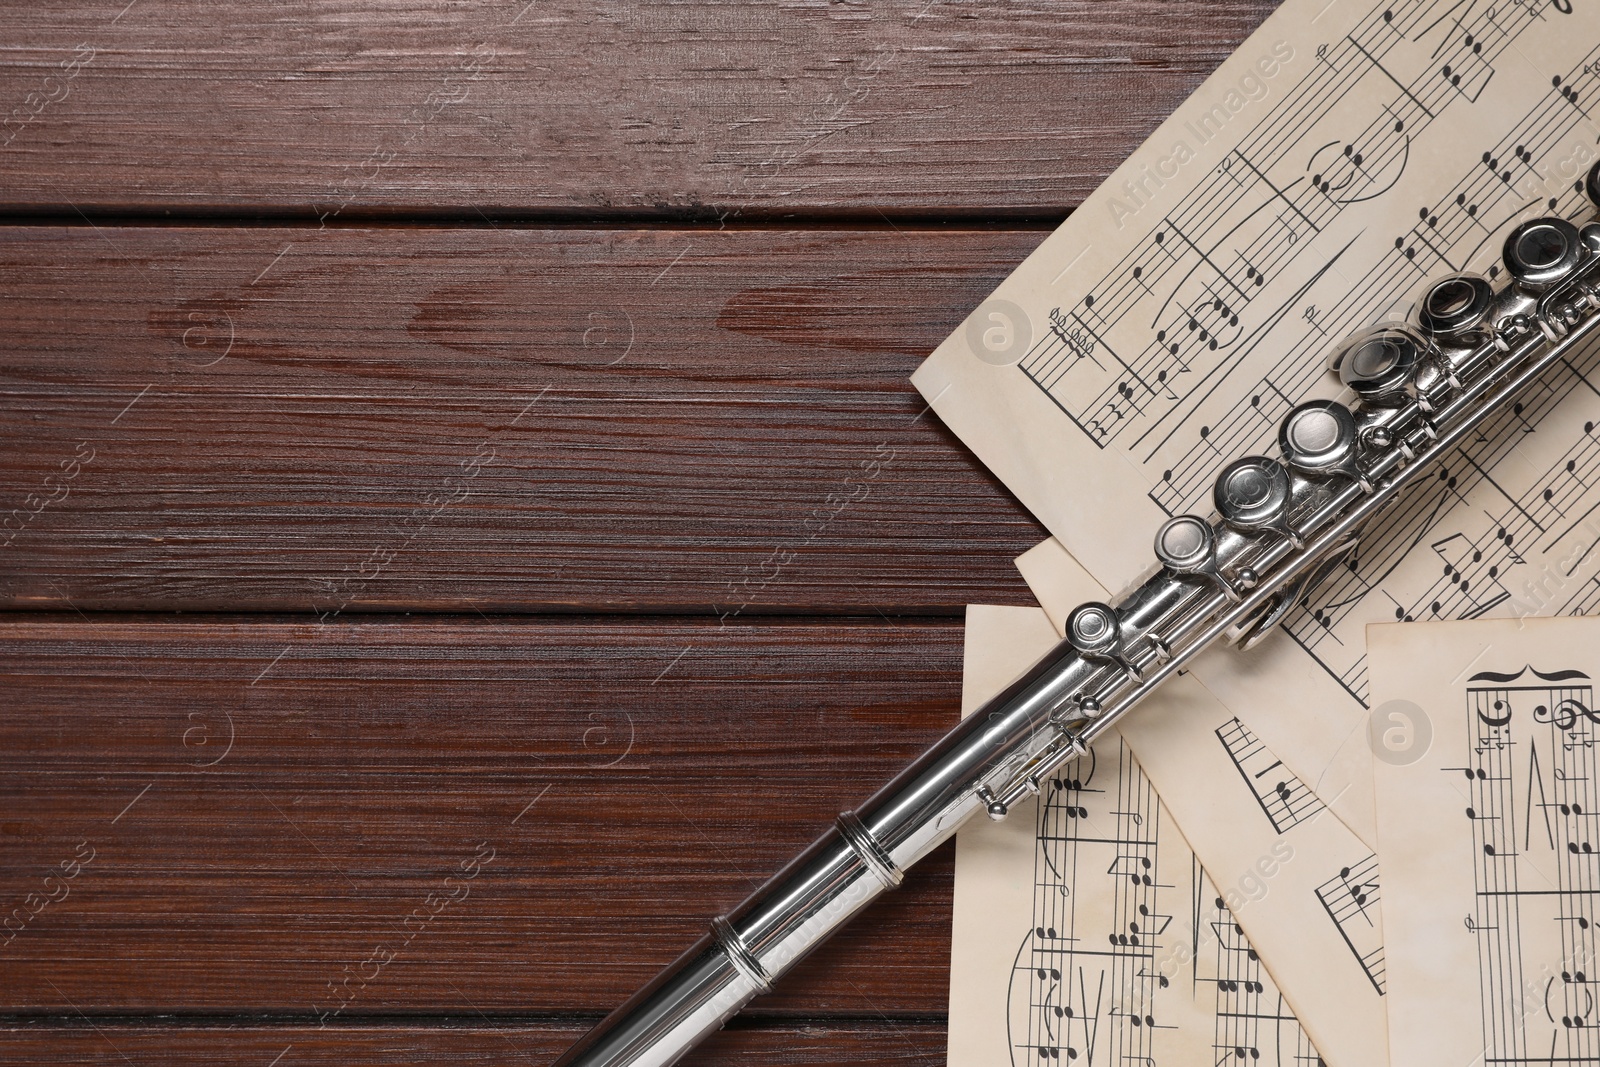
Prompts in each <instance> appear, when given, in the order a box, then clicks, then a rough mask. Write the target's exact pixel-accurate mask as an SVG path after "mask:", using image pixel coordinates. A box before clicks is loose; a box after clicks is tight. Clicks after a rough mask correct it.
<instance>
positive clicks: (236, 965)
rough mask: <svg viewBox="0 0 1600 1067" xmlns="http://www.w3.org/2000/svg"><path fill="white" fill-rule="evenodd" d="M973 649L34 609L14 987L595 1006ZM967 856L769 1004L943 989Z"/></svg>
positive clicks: (24, 670) (2, 676) (138, 1006)
mask: <svg viewBox="0 0 1600 1067" xmlns="http://www.w3.org/2000/svg"><path fill="white" fill-rule="evenodd" d="M960 644H961V627H960V626H959V625H958V624H956V623H954V622H948V623H945V622H937V623H917V624H900V625H891V624H889V623H887V622H883V621H878V622H876V623H866V622H844V621H834V622H831V623H827V622H819V623H813V624H807V625H794V624H776V623H767V624H760V625H753V624H748V623H738V624H734V625H729V626H720V625H719V624H718V623H717V622H716V621H715V620H696V621H692V622H667V621H661V620H654V621H638V622H628V623H620V622H617V621H614V620H582V619H573V620H567V621H556V620H551V619H527V618H513V619H510V620H505V619H497V620H494V621H490V620H488V619H476V620H473V621H469V622H445V621H437V620H418V619H399V620H395V619H373V620H367V621H352V620H351V619H349V618H346V619H339V620H335V621H333V622H330V623H327V624H325V625H318V624H316V623H306V622H294V623H290V622H284V621H262V620H260V619H240V620H236V621H229V620H225V619H224V620H219V619H208V618H202V617H195V618H193V619H190V620H185V621H159V620H150V619H134V620H108V619H103V618H102V619H95V620H93V621H85V620H83V619H79V618H76V617H62V618H50V617H39V618H32V617H29V616H26V615H18V614H15V613H13V614H11V615H10V616H7V617H5V618H4V619H3V620H0V691H3V692H4V693H5V694H6V699H5V700H4V701H3V702H0V813H3V814H0V840H3V842H4V845H3V847H4V850H5V863H4V865H3V866H0V916H3V917H4V920H5V930H4V931H0V967H3V969H4V973H5V976H6V980H5V982H4V983H3V984H0V1015H13V1016H14V1015H17V1014H18V1013H29V1014H36V1013H45V1014H50V1015H58V1016H69V1015H76V1014H77V1013H79V1012H83V1013H87V1014H88V1015H90V1016H100V1015H103V1014H105V1013H113V1014H137V1013H174V1012H175V1013H180V1014H182V1013H196V1012H201V1013H221V1014H225V1015H239V1014H244V1015H251V1014H263V1013H265V1014H270V1015H279V1016H293V1017H295V1018H299V1019H303V1020H304V1019H317V1020H320V1021H321V1022H324V1023H326V1024H328V1025H333V1024H336V1023H343V1022H346V1021H348V1019H347V1018H346V1017H347V1016H349V1017H356V1016H360V1015H370V1014H373V1013H376V1014H379V1015H384V1016H391V1015H393V1014H394V1013H397V1012H406V1013H410V1012H424V1013H435V1014H438V1013H446V1014H459V1013H462V1012H463V1011H464V1010H466V1009H467V1008H468V1007H470V1008H473V1009H477V1010H481V1011H483V1012H488V1013H504V1012H522V1013H538V1012H543V1013H552V1012H554V1013H571V1012H583V1013H599V1012H603V1011H605V1010H608V1009H609V1008H611V1007H613V1006H614V1005H615V1004H616V1003H620V1002H621V1000H623V999H624V998H625V997H626V996H627V994H629V993H630V992H632V990H633V989H634V988H635V987H636V986H638V985H640V984H642V983H643V982H644V981H645V980H646V979H648V978H649V977H650V976H651V975H652V974H653V973H654V972H655V971H656V970H657V969H658V968H659V967H660V966H662V965H664V964H665V963H667V962H669V961H670V960H671V959H672V958H674V957H675V956H676V955H677V954H678V953H679V952H680V951H681V950H683V949H684V948H686V947H687V946H688V945H689V944H690V943H692V942H693V941H695V940H696V939H697V938H698V937H699V936H700V935H701V934H702V932H703V931H704V930H705V929H706V924H707V922H708V921H709V919H710V918H711V917H712V916H713V915H715V914H718V913H721V912H723V911H725V910H727V909H728V908H730V907H731V906H732V905H734V904H736V903H737V902H738V901H739V900H740V899H741V898H743V897H744V896H745V895H746V894H747V893H748V892H749V891H750V890H751V889H753V888H754V886H755V885H756V884H757V883H758V882H759V881H760V880H761V879H764V878H765V877H767V876H768V875H769V874H771V873H772V872H774V871H776V870H777V869H778V868H780V867H781V866H782V865H783V864H784V863H785V862H786V861H787V860H788V859H789V858H791V857H792V856H793V855H794V854H796V853H797V852H799V851H800V849H801V848H802V847H803V846H804V845H806V844H808V843H809V842H810V841H811V840H812V839H813V838H814V837H815V836H816V835H817V834H819V833H820V832H821V831H822V830H823V829H824V828H825V827H826V826H827V825H828V824H829V823H830V821H831V819H832V816H833V814H834V813H835V812H837V811H838V810H841V809H842V808H845V807H848V806H851V805H854V804H856V803H859V802H860V801H861V800H862V799H864V798H865V797H866V796H867V795H869V794H870V793H871V792H872V791H873V790H874V789H876V788H877V786H878V785H880V784H881V783H882V782H883V781H885V780H887V779H888V778H889V777H890V776H891V775H892V774H893V773H894V772H895V771H897V770H898V769H899V768H900V767H901V766H903V765H904V764H905V763H907V762H909V761H910V759H912V758H913V757H914V756H915V755H916V754H917V753H919V752H920V751H921V750H922V749H924V748H925V747H926V746H927V745H929V744H930V743H931V742H933V741H934V740H935V739H936V738H937V737H938V736H939V735H940V734H942V733H943V732H944V731H945V730H947V729H948V728H949V727H950V726H952V725H953V724H954V722H955V721H956V716H957V699H958V695H959V685H960ZM824 769H825V770H824ZM952 873H953V872H952V852H951V850H950V849H948V848H947V849H945V850H943V851H941V852H940V853H938V854H937V855H936V856H935V857H933V858H931V859H930V860H929V861H928V862H927V863H925V864H923V865H920V866H919V867H918V868H916V869H915V870H913V871H912V872H911V874H910V876H909V877H908V878H907V882H906V884H905V886H903V887H902V888H901V889H900V890H899V891H897V892H895V893H893V894H890V895H889V896H888V897H886V898H885V899H884V900H883V901H880V902H879V903H878V904H877V905H875V906H874V907H873V908H872V909H871V910H870V912H869V913H868V914H866V915H865V916H864V917H863V918H862V919H861V920H860V921H859V922H857V923H856V924H854V925H852V926H851V927H850V928H849V929H848V930H847V931H846V932H845V933H844V934H842V935H841V936H840V937H839V938H838V939H836V940H835V941H834V942H832V943H830V944H829V945H827V946H824V948H823V949H822V950H820V951H819V952H818V953H817V954H816V955H814V956H813V957H811V958H810V959H808V960H807V961H806V962H805V963H803V964H802V965H801V966H800V967H799V968H798V969H797V970H796V972H795V973H794V974H793V975H792V976H791V977H790V978H789V979H787V980H786V981H785V982H784V983H783V985H782V987H781V988H780V990H779V991H778V992H776V993H774V994H772V995H770V996H768V997H765V998H762V1000H760V1001H758V1002H757V1006H756V1007H755V1009H754V1014H755V1016H757V1017H761V1016H766V1017H772V1016H783V1015H794V1014H800V1015H805V1016H810V1017H818V1016H821V1015H825V1014H827V1013H850V1014H852V1015H855V1016H858V1017H863V1018H874V1019H876V1018H879V1017H880V1016H895V1015H900V1014H911V1015H916V1016H927V1015H936V1014H939V1013H942V1012H943V1011H944V1008H945V1004H946V998H947V982H948V970H949V924H950V892H951V881H952ZM8 1062H9V1059H8Z"/></svg>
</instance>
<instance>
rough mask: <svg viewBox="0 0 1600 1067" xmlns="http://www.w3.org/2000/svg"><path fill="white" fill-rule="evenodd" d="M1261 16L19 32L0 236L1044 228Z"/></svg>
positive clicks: (996, 15)
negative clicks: (564, 220)
mask: <svg viewBox="0 0 1600 1067" xmlns="http://www.w3.org/2000/svg"><path fill="white" fill-rule="evenodd" d="M1271 7H1272V4H1271V3H1270V0H1176V2H1173V0H1122V2H1119V3H1115V4H1108V3H1099V2H1094V0H1044V2H1042V3H1034V4H1026V5H1022V4H1009V3H1001V2H998V0H989V2H978V3H974V2H954V0H894V2H889V3H881V4H880V3H872V4H867V3H864V2H859V0H851V2H843V3H828V2H823V0H811V2H803V3H794V2H789V0H732V2H727V0H724V2H717V0H695V2H692V3H674V4H664V3H655V4H638V3H632V2H602V3H599V4H593V3H576V2H574V0H532V2H529V0H496V2H493V3H473V4H452V5H439V4H437V3H431V2H426V3H425V2H423V0H386V2H383V3H379V4H374V3H371V2H362V0H310V2H307V3H301V4H294V5H289V6H284V5H266V6H261V5H247V4H217V3H214V2H208V0H164V2H161V3H156V2H152V0H143V2H138V3H135V4H132V5H129V6H128V7H127V8H126V9H124V7H123V3H121V2H118V0H112V2H110V3H103V2H93V3H90V2H85V0H71V2H67V3H59V4H34V5H20V6H18V7H17V8H16V10H14V11H9V12H8V13H7V27H6V34H5V42H4V45H3V52H0V55H3V58H4V63H3V65H0V119H3V121H4V122H6V123H7V125H5V126H0V144H3V145H4V148H0V210H20V209H28V210H45V211H48V212H52V213H63V212H65V213H71V212H72V211H75V210H78V209H81V210H84V211H89V212H95V211H118V210H126V209H142V210H150V211H154V212H155V213H157V214H159V212H160V211H162V210H166V209H176V210H180V211H187V212H197V211H198V212H222V213H226V212H238V211H263V210H265V211H271V212H273V213H286V214H295V215H299V216H301V217H313V216H324V215H341V216H343V215H349V216H355V215H370V214H373V213H406V214H410V215H412V216H415V215H417V214H418V213H427V212H433V213H443V214H446V215H450V216H452V217H476V214H477V213H478V212H480V211H481V212H485V213H489V214H494V213H497V212H501V213H503V212H512V213H515V212H557V213H569V214H570V213H576V214H581V215H585V216H593V215H596V214H599V213H607V212H627V213H631V214H633V215H640V216H650V215H654V216H666V217H683V216H685V215H692V216H697V217H703V218H722V217H728V216H730V215H738V216H742V217H772V216H781V215H785V214H790V213H796V212H800V213H806V212H810V213H816V212H839V211H844V212H855V213H861V212H865V213H868V214H871V213H872V212H873V211H874V210H875V209H882V210H888V211H910V212H923V213H946V214H948V213H966V214H971V215H976V216H982V217H988V218H992V217H996V216H998V215H1004V214H1012V215H1014V214H1017V213H1026V214H1033V215H1043V216H1057V215H1059V214H1061V213H1063V212H1065V211H1066V210H1067V209H1069V208H1070V207H1071V206H1073V205H1075V204H1077V203H1079V202H1081V201H1082V199H1083V197H1084V196H1085V195H1086V194H1087V193H1088V192H1089V191H1090V190H1091V189H1093V188H1094V187H1095V186H1096V185H1097V184H1098V183H1099V182H1100V180H1101V179H1102V178H1103V177H1104V176H1105V175H1106V174H1107V173H1108V172H1109V171H1110V170H1111V169H1112V168H1113V167H1115V166H1116V165H1117V164H1119V163H1120V162H1121V161H1122V160H1123V158H1125V157H1126V156H1127V155H1128V153H1129V152H1131V151H1132V150H1133V149H1134V148H1135V147H1137V145H1138V144H1139V143H1140V142H1141V141H1142V140H1143V139H1144V138H1145V137H1146V136H1147V135H1148V134H1149V133H1150V132H1151V131H1152V130H1153V129H1154V128H1155V126H1156V125H1157V124H1158V123H1159V122H1160V120H1161V119H1162V118H1164V117H1165V116H1166V115H1167V114H1168V113H1169V112H1170V111H1171V110H1172V109H1173V108H1174V107H1175V106H1176V105H1177V104H1178V103H1180V102H1181V101H1182V100H1183V99H1184V97H1185V96H1186V95H1187V94H1188V93H1189V92H1190V91H1191V90H1192V89H1193V88H1194V87H1195V86H1196V85H1198V84H1199V82H1200V81H1201V79H1202V78H1203V77H1204V76H1205V75H1206V74H1208V73H1209V72H1210V71H1211V70H1212V69H1213V68H1214V67H1215V66H1216V65H1217V64H1218V63H1220V62H1221V61H1222V59H1223V58H1224V57H1226V56H1227V54H1228V53H1229V52H1230V51H1232V50H1233V49H1234V48H1235V47H1236V46H1237V45H1238V44H1239V42H1240V41H1242V40H1243V39H1244V37H1245V36H1246V35H1247V34H1248V33H1249V32H1250V31H1251V30H1252V29H1253V28H1254V27H1255V26H1256V25H1257V24H1258V23H1259V22H1260V20H1261V19H1262V18H1263V17H1264V16H1265V15H1266V14H1267V12H1268V11H1269V10H1270V9H1271ZM119 12H121V13H120V14H119ZM85 57H88V58H87V60H85ZM63 64H65V66H63Z"/></svg>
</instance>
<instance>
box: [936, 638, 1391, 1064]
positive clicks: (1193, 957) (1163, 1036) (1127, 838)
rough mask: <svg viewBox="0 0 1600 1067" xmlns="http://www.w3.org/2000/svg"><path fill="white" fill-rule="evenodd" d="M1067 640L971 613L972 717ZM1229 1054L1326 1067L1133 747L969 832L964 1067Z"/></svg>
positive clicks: (959, 984)
mask: <svg viewBox="0 0 1600 1067" xmlns="http://www.w3.org/2000/svg"><path fill="white" fill-rule="evenodd" d="M1057 640H1058V638H1057V637H1056V634H1055V631H1054V629H1053V628H1052V627H1051V625H1050V621H1049V619H1048V618H1047V617H1046V616H1045V615H1044V613H1043V612H1041V611H1039V610H1038V609H1035V608H1000V607H979V606H974V607H971V608H968V611H967V640H966V670H965V675H964V679H963V685H962V705H963V709H964V711H966V712H970V711H971V710H972V709H973V708H975V707H977V706H978V705H979V704H981V703H982V702H983V701H984V700H985V699H987V698H988V697H990V696H992V695H993V694H994V693H996V692H998V691H999V690H1000V689H1001V688H1002V687H1003V686H1004V685H1005V684H1006V683H1008V682H1010V681H1011V680H1012V678H1014V677H1015V676H1016V675H1018V674H1020V673H1021V672H1022V671H1023V670H1024V669H1026V668H1027V667H1029V666H1031V665H1032V663H1033V661H1034V660H1035V659H1037V658H1038V657H1039V656H1040V655H1043V654H1044V652H1046V651H1048V650H1049V649H1050V648H1051V647H1052V646H1053V645H1054V644H1055V643H1056V641H1057ZM1057 782H1059V783H1060V784H1059V785H1057V784H1056V783H1057ZM1330 821H1331V820H1330ZM1279 854H1280V855H1281V854H1285V853H1284V850H1282V849H1280V850H1279ZM1291 855H1292V854H1291ZM1253 886H1254V883H1252V884H1251V887H1252V889H1253ZM1229 893H1230V895H1232V896H1234V897H1237V899H1245V897H1244V896H1240V894H1243V893H1245V890H1244V889H1241V888H1239V887H1232V888H1230V891H1229ZM1224 1061H1227V1062H1236V1063H1249V1064H1259V1065H1262V1067H1317V1065H1318V1064H1320V1063H1321V1062H1322V1060H1321V1059H1320V1058H1319V1056H1318V1055H1317V1051H1316V1049H1315V1048H1314V1047H1313V1046H1312V1044H1311V1040H1310V1038H1309V1037H1307V1035H1306V1033H1305V1031H1304V1030H1303V1029H1302V1028H1301V1027H1300V1026H1299V1024H1298V1023H1297V1022H1296V1020H1295V1018H1294V1015H1293V1013H1292V1012H1291V1011H1290V1009H1289V1007H1288V1005H1287V1003H1286V1002H1285V1001H1284V998H1283V997H1282V995H1281V994H1280V993H1279V992H1278V990H1277V987H1276V985H1275V984H1274V983H1273V980H1272V977H1271V976H1270V975H1269V974H1268V973H1267V971H1266V969H1265V968H1264V967H1263V966H1262V963H1261V960H1260V958H1259V957H1258V955H1257V954H1256V953H1255V951H1254V950H1253V948H1252V947H1251V944H1250V942H1249V940H1248V939H1247V938H1246V936H1245V933H1244V930H1243V928H1242V927H1241V926H1240V925H1239V924H1238V923H1237V921H1236V920H1235V919H1234V917H1233V915H1232V913H1231V912H1230V911H1229V908H1228V903H1227V901H1225V900H1224V894H1222V893H1219V892H1218V891H1217V889H1216V887H1215V886H1213V885H1212V884H1211V882H1210V880H1209V879H1208V878H1207V877H1206V875H1205V872H1204V871H1203V870H1202V869H1201V867H1200V865H1199V863H1198V862H1197V861H1196V860H1195V858H1194V853H1193V852H1191V851H1190V850H1189V847H1188V845H1187V844H1186V843H1185V841H1184V840H1183V837H1182V836H1181V835H1180V834H1179V832H1178V830H1177V828H1176V827H1175V826H1174V825H1173V823H1172V820H1171V818H1170V816H1168V814H1167V812H1166V810H1165V808H1164V807H1163V806H1162V804H1161V802H1160V800H1159V799H1158V798H1157V797H1156V795H1155V792H1154V790H1153V789H1152V788H1151V786H1150V782H1149V780H1148V779H1146V778H1145V776H1144V774H1143V773H1142V772H1141V771H1140V769H1139V765H1138V763H1137V762H1136V761H1135V760H1134V759H1133V757H1132V755H1131V753H1130V752H1129V751H1128V748H1127V746H1126V745H1124V744H1122V743H1120V742H1119V741H1118V739H1116V738H1115V737H1111V738H1109V739H1107V740H1105V741H1102V742H1101V743H1100V744H1099V745H1097V746H1096V747H1095V749H1094V750H1093V751H1092V752H1091V753H1090V754H1089V755H1087V756H1084V757H1080V758H1079V759H1077V760H1075V761H1073V762H1072V763H1071V764H1069V765H1068V766H1067V767H1064V768H1063V769H1062V771H1061V773H1060V774H1059V775H1057V776H1056V777H1055V778H1053V779H1052V781H1051V784H1050V786H1049V787H1048V788H1047V791H1046V793H1045V794H1044V795H1043V796H1042V797H1041V798H1039V799H1038V800H1035V801H1029V802H1028V803H1026V804H1021V805H1018V806H1017V807H1016V808H1015V809H1014V811H1013V812H1012V814H1011V816H1010V817H1009V818H1007V819H1006V821H1004V822H1002V823H990V822H983V823H979V824H968V826H966V827H965V828H963V829H962V830H961V832H960V833H959V834H958V835H957V837H956V892H955V935H954V940H953V945H952V951H951V988H950V1056H949V1063H950V1067H995V1065H996V1064H1005V1063H1010V1064H1013V1065H1015V1067H1023V1065H1029V1067H1033V1065H1037V1064H1041V1063H1052V1064H1057V1063H1059V1064H1066V1063H1072V1064H1074V1065H1081V1067H1124V1065H1126V1064H1128V1063H1130V1062H1131V1063H1140V1064H1149V1065H1158V1067H1159V1065H1163V1064H1164V1065H1166V1067H1190V1065H1193V1064H1202V1063H1222V1062H1224ZM1376 1062H1381V1060H1379V1061H1376Z"/></svg>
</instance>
